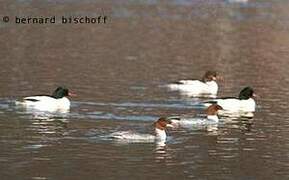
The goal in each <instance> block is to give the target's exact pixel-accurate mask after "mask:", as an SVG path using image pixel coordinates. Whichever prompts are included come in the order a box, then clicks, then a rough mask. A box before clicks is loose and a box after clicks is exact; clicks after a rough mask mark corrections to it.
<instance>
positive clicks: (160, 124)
mask: <svg viewBox="0 0 289 180" xmlns="http://www.w3.org/2000/svg"><path fill="white" fill-rule="evenodd" d="M171 123H172V122H171V121H170V120H168V119H167V118H165V117H160V118H159V119H158V120H157V121H156V122H154V126H155V128H157V129H160V130H165V129H166V127H167V125H168V124H171Z"/></svg>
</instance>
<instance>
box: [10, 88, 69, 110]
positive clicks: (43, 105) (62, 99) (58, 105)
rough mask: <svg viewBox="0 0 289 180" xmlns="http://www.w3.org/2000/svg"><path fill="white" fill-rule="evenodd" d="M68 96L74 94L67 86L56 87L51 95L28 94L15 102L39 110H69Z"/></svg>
mask: <svg viewBox="0 0 289 180" xmlns="http://www.w3.org/2000/svg"><path fill="white" fill-rule="evenodd" d="M68 96H75V94H73V93H71V92H69V90H68V89H67V88H64V87H58V88H57V89H56V90H55V91H54V92H53V93H52V95H37V96H28V97H24V98H23V99H21V100H20V101H16V104H17V105H23V106H25V107H28V108H32V109H37V110H41V111H57V110H69V109H70V100H69V99H68V98H67V97H68Z"/></svg>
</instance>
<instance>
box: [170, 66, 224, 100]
mask: <svg viewBox="0 0 289 180" xmlns="http://www.w3.org/2000/svg"><path fill="white" fill-rule="evenodd" d="M218 79H220V76H218V75H217V72H216V71H207V72H206V73H205V74H204V76H203V78H202V80H180V81H178V82H176V83H172V84H169V85H168V88H169V89H170V90H177V91H180V92H181V93H183V94H186V95H189V96H196V97H197V96H212V97H215V96H217V93H218V84H217V80H218Z"/></svg>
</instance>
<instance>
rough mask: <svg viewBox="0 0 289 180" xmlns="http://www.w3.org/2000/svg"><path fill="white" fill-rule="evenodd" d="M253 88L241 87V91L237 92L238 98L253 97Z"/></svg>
mask: <svg viewBox="0 0 289 180" xmlns="http://www.w3.org/2000/svg"><path fill="white" fill-rule="evenodd" d="M254 96H255V94H254V90H253V89H252V88H251V87H249V86H248V87H245V88H244V89H242V91H241V92H240V94H239V99H241V100H247V99H249V98H252V97H254Z"/></svg>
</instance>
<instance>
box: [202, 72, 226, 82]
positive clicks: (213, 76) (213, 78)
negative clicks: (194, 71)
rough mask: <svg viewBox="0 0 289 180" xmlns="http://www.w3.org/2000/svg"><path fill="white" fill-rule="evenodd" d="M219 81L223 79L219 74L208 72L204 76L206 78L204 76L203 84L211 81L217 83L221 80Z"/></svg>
mask: <svg viewBox="0 0 289 180" xmlns="http://www.w3.org/2000/svg"><path fill="white" fill-rule="evenodd" d="M219 79H222V78H221V76H219V75H218V74H217V72H216V71H207V72H206V73H205V74H204V76H203V78H202V81H203V82H209V81H217V80H219Z"/></svg>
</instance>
